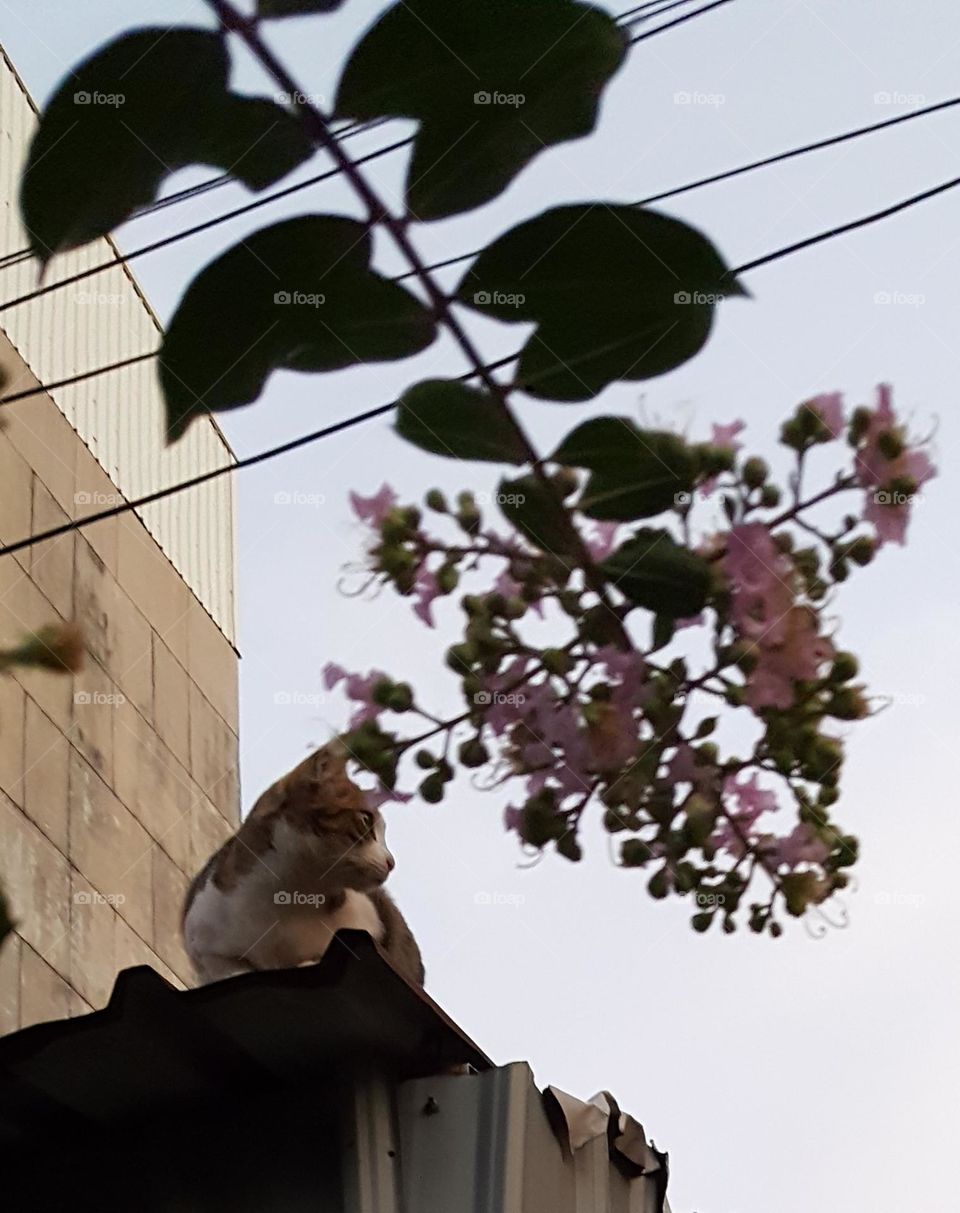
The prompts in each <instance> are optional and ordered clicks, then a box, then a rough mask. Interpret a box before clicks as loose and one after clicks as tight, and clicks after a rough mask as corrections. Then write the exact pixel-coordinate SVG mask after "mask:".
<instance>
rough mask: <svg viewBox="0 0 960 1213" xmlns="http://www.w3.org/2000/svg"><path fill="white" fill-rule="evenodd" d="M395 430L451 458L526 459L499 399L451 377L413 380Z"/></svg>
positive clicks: (408, 439) (416, 442)
mask: <svg viewBox="0 0 960 1213" xmlns="http://www.w3.org/2000/svg"><path fill="white" fill-rule="evenodd" d="M396 428H397V433H398V434H400V435H401V437H403V438H406V440H407V441H408V442H412V443H413V445H414V446H418V447H420V448H421V449H422V450H424V451H430V452H431V453H432V454H434V455H447V456H449V457H450V458H452V459H482V460H485V461H486V462H489V463H526V461H527V451H526V448H525V446H524V444H523V441H522V440H521V438H520V436H519V434H518V433H517V430H516V428H515V427H514V426H513V425H511V424H510V421H509V419H508V417H507V416H506V414H505V412H504V410H503V409H502V408H501V407H500V405H499V402H498V401H496V400H494V399H493V398H492V397H491V396H490V394H489V393H488V392H485V391H479V390H478V389H477V388H472V387H468V386H467V385H466V384H465V383H458V382H457V381H456V380H450V379H430V380H428V381H427V382H426V383H418V384H417V385H416V387H412V388H410V389H409V390H408V391H407V392H405V393H404V394H403V396H401V398H400V410H399V412H398V414H397V426H396Z"/></svg>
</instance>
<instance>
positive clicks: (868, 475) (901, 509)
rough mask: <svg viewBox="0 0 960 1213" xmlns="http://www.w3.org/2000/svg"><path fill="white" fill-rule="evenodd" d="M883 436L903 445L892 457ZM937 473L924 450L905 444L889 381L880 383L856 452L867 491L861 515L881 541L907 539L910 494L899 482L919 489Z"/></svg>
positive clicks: (859, 470)
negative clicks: (874, 528)
mask: <svg viewBox="0 0 960 1213" xmlns="http://www.w3.org/2000/svg"><path fill="white" fill-rule="evenodd" d="M884 435H889V436H892V438H893V439H894V440H895V441H899V443H900V445H901V446H902V447H903V449H902V450H901V452H900V454H899V455H897V456H895V457H894V458H893V459H891V458H889V457H888V456H887V455H885V454H884V453H883V451H882V449H881V446H880V443H881V439H882V438H883V436H884ZM936 474H937V469H936V468H935V467H934V466H933V464H932V463H931V462H930V460H929V458H928V457H927V454H926V452H925V451H922V450H919V449H917V448H910V447H909V446H907V445H906V439H905V435H904V427H903V426H902V425H899V424H898V423H897V419H896V415H895V414H894V411H893V394H892V389H891V388H890V386H889V384H886V383H881V384H880V386H879V387H878V388H877V404H876V407H875V408H874V410H873V414H872V416H871V419H870V424H869V426H868V427H867V432H866V434H865V435H864V439H863V443H862V446H861V449H860V450H859V451H858V452H857V479H858V481H859V482H860V484H861V485H863V487H864V488H866V489H868V490H870V491H868V493H867V500H866V504H865V506H864V511H863V517H864V520H865V521H866V522H870V523H872V524H873V526H875V527H876V531H877V539H878V540H879V542H880V543H881V544H883V543H899V544H903V543H905V542H906V537H907V524H908V522H909V521H910V506H911V504H912V498H913V494H912V493H908V492H905V491H904V490H903V489H901V488H899V487H898V485H902V484H904V483H907V484H912V485H915V486H916V489H919V488H920V487H921V486H922V485H924V484H926V482H927V481H928V480H930V479H931V478H932V477H933V476H935V475H936ZM914 491H915V490H914Z"/></svg>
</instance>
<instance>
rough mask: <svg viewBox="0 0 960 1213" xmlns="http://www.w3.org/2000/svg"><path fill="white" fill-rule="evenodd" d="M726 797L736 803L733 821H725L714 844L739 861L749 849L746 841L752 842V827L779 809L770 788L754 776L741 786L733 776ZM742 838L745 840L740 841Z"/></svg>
mask: <svg viewBox="0 0 960 1213" xmlns="http://www.w3.org/2000/svg"><path fill="white" fill-rule="evenodd" d="M723 790H724V794H725V795H726V796H729V797H731V798H732V799H733V800H735V801H736V803H737V807H736V808H735V809H734V810H732V811H731V812H730V813H729V817H730V818H731V820H728V821H724V822H723V823H722V824H721V825H720V828H719V829H718V830H717V831H716V832H715V833H714V834H713V836H712V838H711V841H712V842H713V844H714V846H716V847H720V848H722V849H723V850H725V851H727V852H728V854H730V855H733V856H734V857H736V858H737V859H739V858H740V856H741V855H743V853H744V851H745V850H746V847H745V845H744V843H743V838H746V839H749V840H751V841H752V835H753V827H754V824H755V823H756V820H757V818H758V817H760V816H761V814H763V813H772V812H775V811H776V810H777V809H778V808H779V807H780V806H779V805H778V804H777V798H776V795H775V794H774V793H773V792H771V791H770V790H769V788H761V787H760V785H759V784H758V783H757V774H756V772H754V773H753V774H752V775H751V776H750V778H749V779H748V780H746V781H745V782H744V783H738V782H737V781H736V779H735V778H734V777H733V776H732V775H731V776H729V777H728V778H727V779H726V780H725V782H724V785H723ZM741 836H742V837H741Z"/></svg>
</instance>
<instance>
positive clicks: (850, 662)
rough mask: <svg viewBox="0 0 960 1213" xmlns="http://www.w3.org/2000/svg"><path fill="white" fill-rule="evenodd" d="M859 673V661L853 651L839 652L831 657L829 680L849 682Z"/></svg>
mask: <svg viewBox="0 0 960 1213" xmlns="http://www.w3.org/2000/svg"><path fill="white" fill-rule="evenodd" d="M859 673H860V662H859V661H858V660H857V658H856V657H855V656H854V654H853V653H847V652H845V651H841V652H839V653H838V654H837V655H836V657H834V659H833V668H832V669H831V670H830V681H831V682H850V681H851V680H852V679H854V678H856V676H857V675H858V674H859Z"/></svg>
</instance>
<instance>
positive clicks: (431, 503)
mask: <svg viewBox="0 0 960 1213" xmlns="http://www.w3.org/2000/svg"><path fill="white" fill-rule="evenodd" d="M424 501H425V502H426V505H427V508H428V509H431V510H433V511H434V512H435V513H437V514H446V513H447V512H448V510H449V509H450V507H449V506H448V505H447V499H446V497H444V495H443V493H441V492H440V490H439V489H431V490H430V492H429V493H427V495H426V497H425V498H424Z"/></svg>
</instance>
